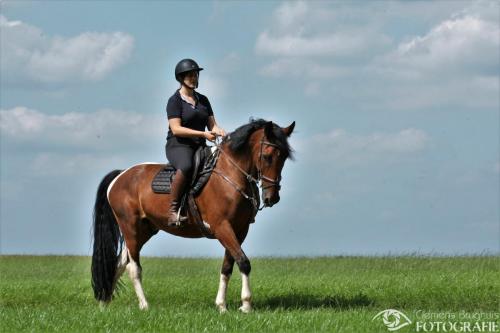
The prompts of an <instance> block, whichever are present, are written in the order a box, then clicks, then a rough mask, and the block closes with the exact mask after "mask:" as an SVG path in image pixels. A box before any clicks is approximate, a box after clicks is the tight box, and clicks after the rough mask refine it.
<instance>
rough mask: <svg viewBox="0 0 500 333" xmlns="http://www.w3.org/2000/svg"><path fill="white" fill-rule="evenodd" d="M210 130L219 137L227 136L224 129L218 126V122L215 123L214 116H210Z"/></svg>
mask: <svg viewBox="0 0 500 333" xmlns="http://www.w3.org/2000/svg"><path fill="white" fill-rule="evenodd" d="M207 127H208V129H209V130H210V131H213V132H215V133H217V135H220V136H225V135H226V131H224V129H223V128H221V127H219V126H217V122H216V121H215V117H214V116H209V117H208V126H207Z"/></svg>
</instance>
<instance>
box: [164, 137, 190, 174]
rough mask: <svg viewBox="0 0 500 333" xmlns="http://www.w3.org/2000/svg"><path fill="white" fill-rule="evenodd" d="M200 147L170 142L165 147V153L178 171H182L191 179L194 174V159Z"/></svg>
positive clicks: (174, 141)
mask: <svg viewBox="0 0 500 333" xmlns="http://www.w3.org/2000/svg"><path fill="white" fill-rule="evenodd" d="M197 149H198V147H196V146H192V145H184V144H180V143H178V142H177V141H176V140H168V141H167V144H166V145H165V153H166V155H167V159H168V161H169V162H170V164H172V166H173V167H174V168H176V169H177V170H182V173H183V174H184V175H185V176H187V177H191V173H192V172H193V167H194V163H193V157H194V153H195V152H196V150H197Z"/></svg>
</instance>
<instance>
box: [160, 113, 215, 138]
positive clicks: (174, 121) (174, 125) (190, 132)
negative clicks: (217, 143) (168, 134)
mask: <svg viewBox="0 0 500 333" xmlns="http://www.w3.org/2000/svg"><path fill="white" fill-rule="evenodd" d="M168 126H170V129H171V130H172V133H173V134H174V135H175V136H177V137H182V138H205V139H208V140H213V139H214V138H213V134H212V133H211V132H203V131H197V130H194V129H191V128H188V127H184V126H182V125H181V118H170V119H169V120H168Z"/></svg>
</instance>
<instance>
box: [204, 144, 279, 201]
mask: <svg viewBox="0 0 500 333" xmlns="http://www.w3.org/2000/svg"><path fill="white" fill-rule="evenodd" d="M264 145H268V146H273V147H277V148H279V146H278V145H277V144H274V143H272V142H269V141H264V138H262V140H260V149H259V166H258V167H257V178H254V177H253V176H252V175H251V174H249V173H247V172H246V171H245V170H243V169H242V168H241V167H240V166H239V165H238V163H236V162H235V161H234V160H233V159H232V158H231V157H230V156H229V155H228V154H227V153H225V152H224V150H222V148H221V144H216V146H217V150H218V151H220V152H223V153H224V154H226V157H227V159H228V160H229V162H231V164H233V165H234V166H235V167H236V169H238V170H239V171H240V172H241V173H242V174H244V175H245V178H246V180H247V182H248V183H250V189H251V191H252V194H251V195H248V194H246V193H245V191H243V190H242V189H241V188H240V187H239V186H238V184H236V183H235V182H234V181H232V180H231V179H230V178H229V177H227V176H226V175H224V174H223V173H222V172H220V171H219V170H217V169H214V170H213V172H215V173H216V174H218V175H219V176H220V177H222V178H223V179H224V180H225V181H227V182H228V183H229V184H230V185H231V186H233V187H234V188H235V189H236V191H238V192H240V194H241V195H242V196H243V197H244V198H245V199H247V200H249V201H250V202H251V203H252V205H253V206H254V208H255V209H256V210H257V211H260V210H262V209H264V207H266V206H265V204H262V206H261V207H259V199H258V195H259V193H258V190H257V193H255V189H254V186H252V185H253V184H255V185H256V187H258V186H259V182H260V187H261V188H262V190H263V191H264V190H266V189H268V188H269V187H273V186H276V187H277V189H278V191H279V190H280V189H281V185H280V182H281V175H280V176H278V178H276V179H272V178H270V177H267V176H265V175H264V174H263V173H262V148H263V147H264ZM264 181H265V182H266V183H268V184H267V185H264Z"/></svg>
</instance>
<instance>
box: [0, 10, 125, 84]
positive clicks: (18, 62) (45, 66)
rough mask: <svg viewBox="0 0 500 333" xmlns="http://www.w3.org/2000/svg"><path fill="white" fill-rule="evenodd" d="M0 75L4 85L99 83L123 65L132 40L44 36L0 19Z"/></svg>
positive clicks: (115, 35) (117, 34) (100, 35)
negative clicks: (20, 83)
mask: <svg viewBox="0 0 500 333" xmlns="http://www.w3.org/2000/svg"><path fill="white" fill-rule="evenodd" d="M0 28H1V29H0V30H1V38H2V48H1V53H0V55H1V60H0V65H1V72H2V75H3V76H4V77H5V78H6V80H7V82H9V81H13V82H24V81H30V82H41V83H61V82H73V81H80V80H84V81H94V80H100V79H102V78H103V77H105V76H106V75H108V74H109V73H110V72H111V71H113V70H114V69H116V68H118V67H119V66H121V65H123V64H124V63H126V62H127V60H128V58H129V57H130V54H131V52H132V49H133V45H134V39H133V37H132V36H130V35H129V34H126V33H123V32H111V33H99V32H85V33H82V34H80V35H78V36H74V37H69V38H66V37H60V36H53V37H50V36H46V35H45V34H44V32H43V31H42V30H41V29H39V28H37V27H35V26H32V25H29V24H26V23H24V22H21V21H9V20H8V19H7V18H6V17H4V16H0Z"/></svg>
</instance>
